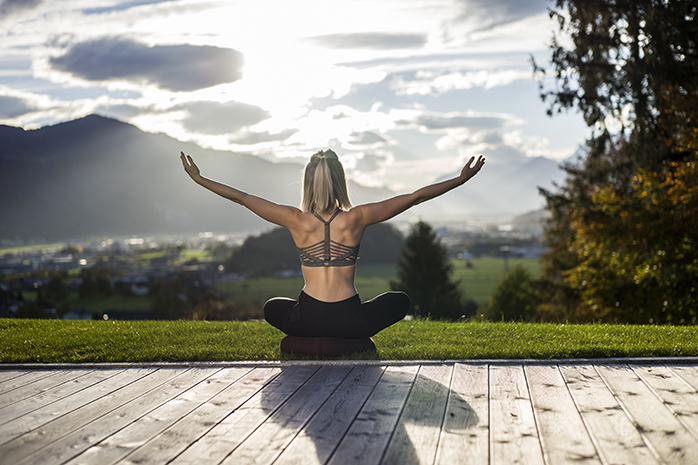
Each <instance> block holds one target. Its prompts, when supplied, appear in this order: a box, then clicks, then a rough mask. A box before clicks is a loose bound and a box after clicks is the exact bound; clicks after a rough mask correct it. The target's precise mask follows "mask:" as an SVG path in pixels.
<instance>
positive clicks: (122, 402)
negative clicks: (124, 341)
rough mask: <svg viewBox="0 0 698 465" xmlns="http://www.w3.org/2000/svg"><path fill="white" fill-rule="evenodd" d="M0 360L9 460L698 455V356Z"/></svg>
mask: <svg viewBox="0 0 698 465" xmlns="http://www.w3.org/2000/svg"><path fill="white" fill-rule="evenodd" d="M630 362H631V363H611V362H609V361H596V362H585V361H581V362H580V361H578V362H561V361H558V362H551V363H535V362H532V363H529V362H522V361H519V362H491V363H482V362H480V363H476V362H472V363H470V362H465V363H459V362H451V363H429V362H425V363H417V362H415V363H414V364H409V363H407V364H405V363H395V364H391V363H383V364H376V363H363V362H357V363H334V364H333V363H326V364H323V363H303V362H299V363H292V362H290V363H276V364H274V363H271V364H258V365H249V366H244V365H234V364H230V365H228V366H224V365H221V366H212V365H205V364H204V365H196V366H191V365H189V366H186V365H182V366H177V365H172V366H150V367H148V366H140V367H124V366H111V367H105V366H99V367H95V366H92V367H58V368H55V367H49V366H44V367H33V368H26V367H25V368H22V367H20V368H17V367H8V366H4V367H1V368H2V369H0V463H2V464H13V465H20V464H63V463H66V464H98V465H107V464H112V463H120V464H156V463H157V464H165V463H172V464H190V463H191V464H218V463H223V464H236V465H238V464H247V463H255V464H271V463H274V464H290V463H298V464H303V465H305V464H315V463H317V464H320V463H322V464H325V463H328V464H361V465H366V464H379V463H383V464H401V465H402V464H413V463H414V464H416V463H419V464H449V465H450V464H458V463H472V464H490V463H491V464H498V463H502V464H512V463H530V464H565V463H574V464H643V465H644V464H662V463H664V464H692V465H693V464H698V363H682V364H676V363H661V362H656V361H655V362H643V361H641V360H634V361H630Z"/></svg>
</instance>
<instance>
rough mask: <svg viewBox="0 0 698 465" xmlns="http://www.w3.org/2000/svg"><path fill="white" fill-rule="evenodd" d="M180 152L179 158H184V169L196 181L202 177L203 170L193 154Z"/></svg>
mask: <svg viewBox="0 0 698 465" xmlns="http://www.w3.org/2000/svg"><path fill="white" fill-rule="evenodd" d="M179 154H180V155H179V158H180V159H181V160H182V165H184V171H186V172H187V174H188V175H189V177H190V178H192V179H193V180H194V181H196V180H197V179H199V178H200V177H201V172H200V171H199V167H198V166H196V163H194V160H193V159H192V158H191V156H189V155H184V152H179Z"/></svg>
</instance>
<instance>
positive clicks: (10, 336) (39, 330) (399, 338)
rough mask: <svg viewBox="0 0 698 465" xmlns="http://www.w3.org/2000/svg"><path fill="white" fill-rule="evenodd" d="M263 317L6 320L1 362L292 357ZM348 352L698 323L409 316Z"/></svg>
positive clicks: (629, 333) (570, 339) (640, 342)
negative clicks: (368, 346) (371, 343)
mask: <svg viewBox="0 0 698 465" xmlns="http://www.w3.org/2000/svg"><path fill="white" fill-rule="evenodd" d="M282 337H283V334H282V333H281V332H280V331H278V330H277V329H275V328H273V327H271V326H270V325H269V324H267V323H266V322H263V321H245V322H235V321H233V322H204V321H61V320H18V319H0V362H4V363H20V362H43V363H55V362H75V363H80V362H152V361H164V362H176V361H234V360H250V361H258V360H279V359H282V360H287V359H294V358H300V357H290V356H288V355H282V354H281V352H280V351H279V341H280V340H281V338H282ZM374 340H375V342H376V346H377V348H378V350H377V351H376V352H373V353H364V354H354V355H353V356H350V357H345V358H348V359H379V360H445V359H511V358H535V359H550V358H581V357H589V358H596V357H646V356H696V355H698V327H695V326H649V325H647V326H640V325H637V326H633V325H570V324H534V323H490V322H472V323H445V322H438V321H401V322H399V323H397V324H395V325H393V326H391V327H390V328H387V329H385V330H384V331H381V332H380V333H379V334H377V335H376V336H375V337H374Z"/></svg>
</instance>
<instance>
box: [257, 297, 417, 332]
mask: <svg viewBox="0 0 698 465" xmlns="http://www.w3.org/2000/svg"><path fill="white" fill-rule="evenodd" d="M409 307H410V298H409V297H408V296H407V294H405V293H404V292H386V293H385V294H381V295H379V296H377V297H375V298H373V299H371V300H367V301H366V302H364V303H361V299H360V298H359V296H358V294H357V295H355V296H353V297H350V298H348V299H346V300H342V301H339V302H322V301H320V300H317V299H314V298H312V297H310V296H309V295H308V294H306V293H305V292H303V291H301V293H300V295H299V296H298V301H295V300H293V299H288V298H285V297H276V298H274V299H270V300H268V301H267V303H265V304H264V318H265V319H266V320H267V321H268V322H269V324H271V325H272V326H275V327H277V328H279V329H280V330H281V331H283V332H284V333H286V334H288V335H289V336H300V337H341V338H347V339H358V338H365V337H371V336H373V335H374V334H376V333H377V332H378V331H380V330H382V329H385V328H387V327H388V326H390V325H392V324H393V323H396V322H398V321H400V320H402V319H403V318H404V317H405V315H406V314H407V310H408V309H409Z"/></svg>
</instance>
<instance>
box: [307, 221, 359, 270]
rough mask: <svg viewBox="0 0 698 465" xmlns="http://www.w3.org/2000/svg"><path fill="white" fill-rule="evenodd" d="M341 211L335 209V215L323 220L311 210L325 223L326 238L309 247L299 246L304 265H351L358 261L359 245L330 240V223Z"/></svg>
mask: <svg viewBox="0 0 698 465" xmlns="http://www.w3.org/2000/svg"><path fill="white" fill-rule="evenodd" d="M339 212H340V210H337V211H335V212H334V215H332V217H331V218H330V219H329V220H327V221H325V220H323V219H322V217H321V216H320V215H318V214H317V213H316V212H314V211H313V212H311V213H312V214H313V215H314V216H315V218H317V219H319V220H320V221H322V222H323V224H324V225H325V240H323V241H320V242H317V243H316V244H313V245H311V246H308V247H303V248H300V247H297V249H298V253H299V255H300V259H301V264H302V265H303V266H351V265H354V264H355V263H356V260H357V259H358V257H359V246H358V245H357V246H356V247H349V246H346V245H344V244H340V243H338V242H335V241H332V240H330V223H331V222H332V220H333V219H334V218H335V217H336V216H337V215H338V214H339ZM333 253H334V254H335V258H334V259H333V258H332V254H333ZM321 254H322V255H321Z"/></svg>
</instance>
